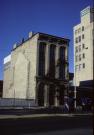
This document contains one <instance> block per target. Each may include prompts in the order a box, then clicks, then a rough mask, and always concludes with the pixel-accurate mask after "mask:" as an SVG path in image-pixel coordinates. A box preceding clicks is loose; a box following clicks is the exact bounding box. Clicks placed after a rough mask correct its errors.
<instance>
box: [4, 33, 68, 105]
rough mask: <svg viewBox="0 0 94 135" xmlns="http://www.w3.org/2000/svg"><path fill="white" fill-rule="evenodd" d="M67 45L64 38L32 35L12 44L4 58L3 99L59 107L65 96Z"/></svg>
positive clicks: (66, 87)
mask: <svg viewBox="0 0 94 135" xmlns="http://www.w3.org/2000/svg"><path fill="white" fill-rule="evenodd" d="M68 44H69V40H68V39H64V38H60V37H56V36H52V35H48V34H44V33H36V34H31V35H30V36H29V39H27V40H26V41H24V40H23V41H22V43H21V44H20V45H19V46H16V45H15V46H14V49H13V50H12V52H11V54H10V55H9V56H8V57H6V58H5V59H4V85H3V98H16V99H33V100H34V101H35V103H36V104H37V105H40V106H49V105H55V106H58V105H63V104H64V97H66V96H67V94H68V79H69V78H68Z"/></svg>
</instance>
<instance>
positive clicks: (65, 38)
mask: <svg viewBox="0 0 94 135" xmlns="http://www.w3.org/2000/svg"><path fill="white" fill-rule="evenodd" d="M36 34H43V35H47V36H51V37H55V38H59V39H63V40H66V41H70V39H68V38H63V37H58V36H55V35H51V34H47V33H43V32H37V33H36Z"/></svg>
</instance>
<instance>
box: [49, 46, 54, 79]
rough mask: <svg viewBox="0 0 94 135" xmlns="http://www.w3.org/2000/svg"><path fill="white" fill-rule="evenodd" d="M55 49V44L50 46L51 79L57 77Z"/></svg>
mask: <svg viewBox="0 0 94 135" xmlns="http://www.w3.org/2000/svg"><path fill="white" fill-rule="evenodd" d="M55 49H56V46H55V45H54V44H51V45H50V54H49V75H50V77H55Z"/></svg>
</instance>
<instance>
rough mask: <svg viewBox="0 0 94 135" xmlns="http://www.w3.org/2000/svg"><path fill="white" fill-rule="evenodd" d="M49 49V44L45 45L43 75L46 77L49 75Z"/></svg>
mask: <svg viewBox="0 0 94 135" xmlns="http://www.w3.org/2000/svg"><path fill="white" fill-rule="evenodd" d="M49 48H50V44H47V45H46V51H45V75H46V76H47V75H48V73H49Z"/></svg>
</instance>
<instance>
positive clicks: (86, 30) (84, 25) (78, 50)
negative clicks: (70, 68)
mask: <svg viewBox="0 0 94 135" xmlns="http://www.w3.org/2000/svg"><path fill="white" fill-rule="evenodd" d="M80 17H81V22H80V23H79V24H78V25H76V26H74V28H73V34H74V85H75V86H79V85H80V82H82V81H88V80H93V69H94V65H93V64H94V59H93V58H94V48H93V47H94V9H93V8H90V7H89V6H88V7H86V8H85V9H83V10H82V11H81V12H80Z"/></svg>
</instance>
